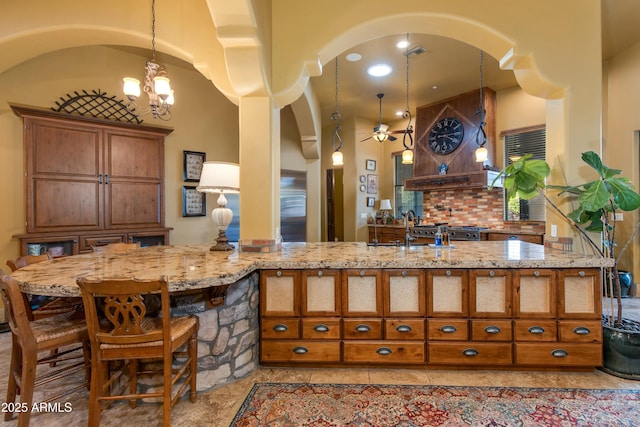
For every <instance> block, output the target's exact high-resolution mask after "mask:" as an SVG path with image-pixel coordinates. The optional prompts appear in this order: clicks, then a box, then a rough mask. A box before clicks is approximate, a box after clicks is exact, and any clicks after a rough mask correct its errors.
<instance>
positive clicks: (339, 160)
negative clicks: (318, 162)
mask: <svg viewBox="0 0 640 427" xmlns="http://www.w3.org/2000/svg"><path fill="white" fill-rule="evenodd" d="M331 160H332V162H333V166H342V165H344V159H343V157H342V151H334V152H333V154H332V155H331Z"/></svg>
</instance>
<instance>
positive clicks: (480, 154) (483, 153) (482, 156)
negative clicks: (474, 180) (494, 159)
mask: <svg viewBox="0 0 640 427" xmlns="http://www.w3.org/2000/svg"><path fill="white" fill-rule="evenodd" d="M488 155H489V152H488V151H487V149H486V148H484V147H478V149H476V162H486V161H487V159H488Z"/></svg>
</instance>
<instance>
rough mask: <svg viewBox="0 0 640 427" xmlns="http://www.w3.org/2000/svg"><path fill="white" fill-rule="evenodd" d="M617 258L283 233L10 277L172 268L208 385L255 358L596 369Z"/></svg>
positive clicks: (499, 245) (53, 288)
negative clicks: (249, 244)
mask: <svg viewBox="0 0 640 427" xmlns="http://www.w3.org/2000/svg"><path fill="white" fill-rule="evenodd" d="M607 263H608V260H603V259H600V258H597V257H592V256H584V255H579V254H574V253H568V252H562V251H557V250H550V249H546V248H545V247H544V246H542V245H535V244H530V243H526V242H522V241H495V242H489V241H484V242H455V247H454V248H450V249H440V248H432V247H429V246H412V247H404V246H388V247H380V246H378V247H374V246H368V245H367V244H366V243H356V242H352V243H349V242H335V243H334V242H329V243H284V244H283V247H282V250H281V251H279V252H276V253H242V252H237V251H235V252H232V253H229V252H211V251H209V245H181V246H157V247H147V248H139V249H134V250H132V251H128V252H124V253H116V254H110V253H89V254H81V255H75V256H71V257H65V258H57V259H54V260H52V261H48V262H45V263H40V264H33V265H30V266H28V267H25V268H24V269H21V270H18V271H16V272H14V273H13V276H14V277H15V278H16V280H17V281H18V282H19V284H20V287H21V290H22V291H23V292H28V293H34V294H42V295H52V296H79V295H80V291H79V288H78V287H77V285H76V278H77V277H80V276H86V277H92V278H105V277H118V276H128V277H136V278H140V279H147V278H149V279H150V278H157V277H159V276H167V278H168V281H169V288H170V291H171V292H172V294H173V299H174V303H175V304H174V305H175V310H176V312H177V313H180V312H190V313H197V314H198V316H200V318H201V321H200V325H201V328H200V333H199V352H198V353H199V375H198V381H199V386H198V388H199V389H206V388H210V387H213V386H216V385H219V384H223V383H226V382H229V381H233V380H235V379H237V378H240V377H243V376H246V375H248V374H249V373H250V372H252V371H253V370H254V369H255V368H256V367H257V364H258V362H260V363H263V364H273V365H292V364H303V365H313V366H316V365H327V366H343V365H351V366H358V365H372V364H375V365H382V366H400V365H401V366H405V367H406V366H407V365H412V366H415V367H416V368H427V367H428V368H434V367H447V366H458V367H459V366H466V367H469V368H481V369H488V368H500V369H548V368H550V367H551V368H556V369H593V368H594V367H596V366H599V365H600V361H601V332H600V331H601V328H600V316H601V297H600V295H601V293H600V271H601V267H605V266H608V265H609V264H607ZM227 288H228V291H227ZM198 295H200V296H203V297H204V298H198Z"/></svg>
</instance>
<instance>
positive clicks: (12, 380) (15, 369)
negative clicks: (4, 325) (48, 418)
mask: <svg viewBox="0 0 640 427" xmlns="http://www.w3.org/2000/svg"><path fill="white" fill-rule="evenodd" d="M11 336H12V344H11V367H10V368H9V380H8V381H7V400H6V402H7V403H14V402H15V401H16V390H17V388H18V383H17V382H16V375H17V374H20V376H22V375H21V373H20V365H21V364H22V363H21V359H22V352H21V350H20V346H19V345H18V343H17V342H16V337H15V335H13V334H11ZM9 407H12V406H9ZM11 418H13V412H9V411H7V412H5V414H4V420H5V421H9V420H10V419H11Z"/></svg>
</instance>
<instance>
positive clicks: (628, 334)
mask: <svg viewBox="0 0 640 427" xmlns="http://www.w3.org/2000/svg"><path fill="white" fill-rule="evenodd" d="M625 322H628V321H625ZM602 332H603V333H602V353H603V354H602V355H603V367H602V370H603V371H605V372H607V373H609V374H611V375H615V376H618V377H622V378H626V379H631V380H640V330H637V331H634V330H626V329H618V328H612V327H610V326H607V325H602Z"/></svg>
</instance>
